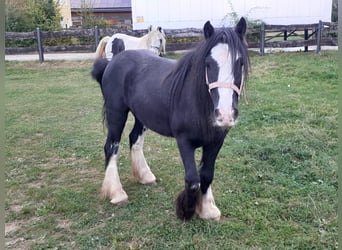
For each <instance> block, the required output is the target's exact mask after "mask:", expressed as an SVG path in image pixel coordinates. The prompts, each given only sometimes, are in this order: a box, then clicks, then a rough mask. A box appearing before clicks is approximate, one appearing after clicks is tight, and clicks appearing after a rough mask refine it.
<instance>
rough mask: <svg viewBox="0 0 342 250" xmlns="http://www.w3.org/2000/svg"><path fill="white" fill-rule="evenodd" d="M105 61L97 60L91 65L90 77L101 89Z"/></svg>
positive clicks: (105, 65)
mask: <svg viewBox="0 0 342 250" xmlns="http://www.w3.org/2000/svg"><path fill="white" fill-rule="evenodd" d="M107 64H108V61H107V59H103V58H98V59H96V60H95V62H94V64H93V69H92V71H91V76H92V77H93V78H94V79H95V80H96V81H97V82H98V83H99V84H100V86H101V87H102V76H103V73H104V71H105V69H106V67H107Z"/></svg>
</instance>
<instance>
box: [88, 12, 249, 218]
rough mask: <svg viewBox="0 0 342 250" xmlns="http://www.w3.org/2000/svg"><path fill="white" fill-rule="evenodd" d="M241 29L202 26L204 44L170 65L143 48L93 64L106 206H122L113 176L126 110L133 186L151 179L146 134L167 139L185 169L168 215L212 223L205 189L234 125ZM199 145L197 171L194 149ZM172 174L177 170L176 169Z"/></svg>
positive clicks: (244, 65) (245, 62) (242, 54)
mask: <svg viewBox="0 0 342 250" xmlns="http://www.w3.org/2000/svg"><path fill="white" fill-rule="evenodd" d="M246 29H247V25H246V21H245V19H244V18H241V19H240V21H239V22H238V24H237V25H236V27H235V28H220V29H214V27H213V26H212V25H211V24H210V22H209V21H208V22H206V23H205V25H204V28H203V32H204V38H205V39H203V41H202V42H200V43H199V44H198V46H197V47H196V48H195V49H193V50H191V51H189V52H188V53H186V54H185V55H184V56H183V57H182V58H181V59H179V60H178V61H174V60H170V59H165V58H162V57H158V56H157V55H155V54H153V53H151V52H150V51H147V50H125V51H123V52H121V53H119V54H117V55H116V56H114V57H113V59H112V60H111V61H109V62H108V61H107V60H104V59H97V60H96V61H95V62H94V65H93V69H92V76H93V78H94V79H96V80H97V81H98V82H99V83H100V86H101V91H102V94H103V98H104V114H105V118H106V125H107V128H108V132H107V140H106V143H105V145H104V153H105V167H106V172H105V177H104V180H103V183H102V195H103V197H106V198H109V199H110V201H111V203H113V204H122V203H126V202H127V201H128V196H127V193H126V192H125V190H124V188H123V186H122V184H121V182H120V177H119V173H118V159H119V158H118V153H119V144H120V140H121V135H122V132H123V129H124V126H125V123H126V120H127V116H128V113H129V112H131V113H132V114H133V116H134V118H135V124H134V126H133V129H132V131H131V132H130V134H129V143H130V155H131V164H132V170H133V171H132V172H133V175H134V177H135V178H136V180H137V181H138V182H140V183H142V184H149V183H154V182H155V181H156V177H155V175H154V174H153V173H152V171H151V169H150V167H149V166H148V164H147V162H146V160H145V157H144V153H143V143H144V136H145V133H146V130H147V129H151V130H152V131H155V132H157V133H159V134H161V135H164V136H168V137H174V138H175V139H176V142H177V146H178V149H179V152H180V156H181V158H182V162H183V165H184V169H185V177H184V182H185V183H184V184H185V185H184V190H183V191H181V192H180V194H179V195H178V197H177V199H176V215H177V216H178V218H180V219H181V220H189V219H190V218H192V216H193V215H194V214H195V213H197V214H198V215H199V217H200V218H203V219H213V220H219V219H220V216H221V212H220V210H219V209H218V207H217V206H216V205H215V201H214V196H213V192H212V188H211V184H212V181H213V178H214V169H215V161H216V158H217V156H218V154H219V151H220V149H221V146H222V144H223V142H224V139H225V137H226V135H227V134H228V132H229V130H230V129H231V128H232V127H233V126H234V125H235V124H236V123H237V118H238V114H239V113H238V101H239V96H240V93H241V91H242V89H243V79H244V77H245V76H247V74H248V67H249V57H248V51H247V46H246V44H245V42H244V39H245V34H246ZM200 147H201V148H202V159H201V161H200V163H199V166H198V168H199V169H197V166H196V161H195V150H196V148H200ZM175 171H179V170H178V167H177V166H176V167H175Z"/></svg>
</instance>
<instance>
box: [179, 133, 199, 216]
mask: <svg viewBox="0 0 342 250" xmlns="http://www.w3.org/2000/svg"><path fill="white" fill-rule="evenodd" d="M177 144H178V148H179V151H180V155H181V157H182V161H183V164H184V168H185V189H184V190H183V191H182V192H181V193H180V194H179V195H178V197H177V199H176V214H177V217H178V218H179V219H181V220H189V219H191V218H192V216H193V215H194V213H195V210H196V203H197V196H198V194H199V190H200V177H199V174H198V172H197V168H196V162H195V147H194V146H193V145H191V143H190V142H189V141H187V140H185V139H177Z"/></svg>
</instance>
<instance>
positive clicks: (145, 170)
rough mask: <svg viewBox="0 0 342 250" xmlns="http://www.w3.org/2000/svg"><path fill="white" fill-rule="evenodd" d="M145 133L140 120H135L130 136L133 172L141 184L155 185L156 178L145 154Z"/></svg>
mask: <svg viewBox="0 0 342 250" xmlns="http://www.w3.org/2000/svg"><path fill="white" fill-rule="evenodd" d="M145 132H146V128H145V127H144V126H143V125H142V123H141V122H140V121H139V120H138V119H135V124H134V127H133V129H132V131H131V133H130V135H129V144H130V149H131V162H132V172H133V176H134V177H135V179H136V180H137V181H138V182H140V183H141V184H154V183H155V181H156V177H155V176H154V174H153V173H152V172H151V169H150V168H149V166H148V165H147V162H146V159H145V156H144V152H143V145H144V136H145Z"/></svg>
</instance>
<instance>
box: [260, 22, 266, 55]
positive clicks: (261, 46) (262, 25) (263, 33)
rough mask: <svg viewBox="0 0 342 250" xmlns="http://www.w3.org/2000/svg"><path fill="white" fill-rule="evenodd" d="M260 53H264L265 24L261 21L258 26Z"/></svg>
mask: <svg viewBox="0 0 342 250" xmlns="http://www.w3.org/2000/svg"><path fill="white" fill-rule="evenodd" d="M260 55H261V56H264V55H265V24H264V23H261V27H260Z"/></svg>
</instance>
